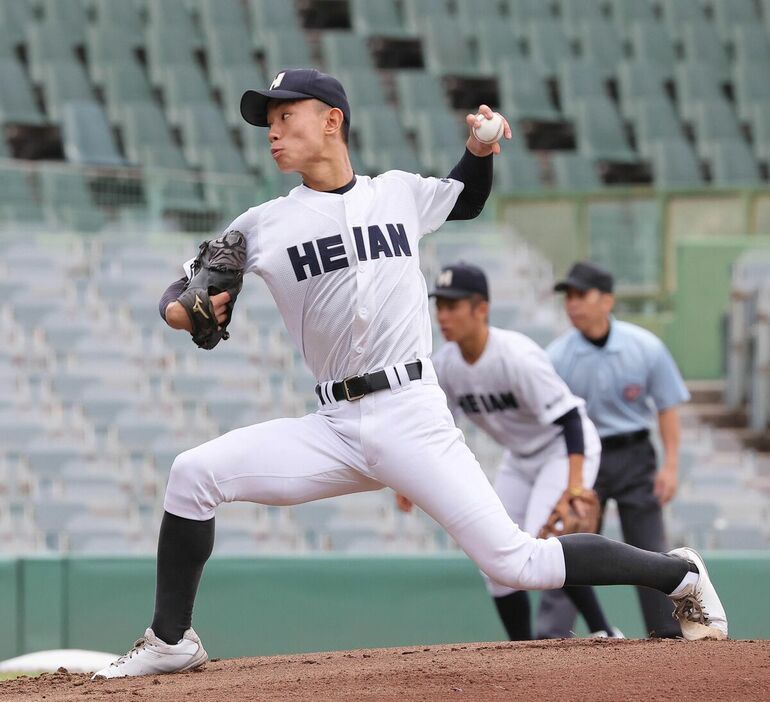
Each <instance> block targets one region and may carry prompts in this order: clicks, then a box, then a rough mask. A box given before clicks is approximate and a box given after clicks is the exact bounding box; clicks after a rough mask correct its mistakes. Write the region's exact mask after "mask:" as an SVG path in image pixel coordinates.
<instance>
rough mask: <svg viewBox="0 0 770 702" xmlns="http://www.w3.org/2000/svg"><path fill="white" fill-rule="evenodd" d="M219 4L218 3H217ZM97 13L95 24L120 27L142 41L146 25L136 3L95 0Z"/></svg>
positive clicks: (138, 40) (134, 38) (136, 39)
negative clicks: (144, 25)
mask: <svg viewBox="0 0 770 702" xmlns="http://www.w3.org/2000/svg"><path fill="white" fill-rule="evenodd" d="M217 4H218V3H217ZM93 5H94V11H95V14H96V22H95V24H96V25H97V26H99V27H103V28H106V27H113V28H116V29H120V30H121V31H122V32H123V33H124V34H126V35H127V36H128V37H131V38H132V40H133V41H135V42H138V43H140V42H142V40H143V39H142V35H143V32H144V27H143V26H142V18H141V17H140V16H139V12H138V10H137V7H136V5H135V4H134V3H131V2H115V0H93Z"/></svg>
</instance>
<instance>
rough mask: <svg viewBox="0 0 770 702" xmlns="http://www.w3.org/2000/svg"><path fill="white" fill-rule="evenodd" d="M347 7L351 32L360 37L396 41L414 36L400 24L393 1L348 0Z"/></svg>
mask: <svg viewBox="0 0 770 702" xmlns="http://www.w3.org/2000/svg"><path fill="white" fill-rule="evenodd" d="M349 5H350V18H351V25H352V27H353V31H354V32H355V33H356V34H359V35H360V36H364V37H371V36H386V37H392V38H396V39H398V38H405V37H411V36H414V35H413V34H412V33H411V32H408V31H407V30H406V29H405V28H404V26H403V24H402V23H401V18H400V17H399V14H398V10H397V9H396V6H395V4H394V3H393V0H379V1H378V2H371V0H350V3H349Z"/></svg>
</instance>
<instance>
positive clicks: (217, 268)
mask: <svg viewBox="0 0 770 702" xmlns="http://www.w3.org/2000/svg"><path fill="white" fill-rule="evenodd" d="M245 266H246V239H245V237H244V236H243V234H241V233H240V232H238V231H235V230H234V229H233V230H230V231H229V232H227V233H225V234H223V235H222V236H220V237H219V238H218V239H213V240H212V241H204V242H203V243H202V244H201V245H200V251H199V252H198V256H197V257H196V258H195V260H194V261H193V263H192V269H191V275H190V280H189V282H188V283H187V286H186V287H185V289H184V292H183V293H182V294H181V295H180V296H179V297H178V298H177V300H178V302H179V303H180V304H181V305H182V307H184V309H185V311H186V312H187V315H188V317H190V321H191V322H192V332H191V333H192V338H193V341H194V342H195V343H196V344H197V345H198V346H199V347H200V348H202V349H213V348H214V347H215V346H216V345H217V344H218V343H219V341H220V340H221V339H228V338H229V337H230V334H228V332H227V325H228V324H230V319H231V318H232V314H233V306H234V305H235V301H236V299H237V298H238V293H240V291H241V288H242V287H243V271H244V268H245ZM225 291H227V292H229V293H230V301H229V302H228V303H227V319H226V320H225V321H224V322H223V323H222V324H221V325H220V324H219V323H218V322H217V318H216V315H215V314H214V305H213V304H212V303H211V299H210V296H212V295H218V294H219V293H223V292H225Z"/></svg>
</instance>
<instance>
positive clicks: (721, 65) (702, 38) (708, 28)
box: [681, 22, 729, 81]
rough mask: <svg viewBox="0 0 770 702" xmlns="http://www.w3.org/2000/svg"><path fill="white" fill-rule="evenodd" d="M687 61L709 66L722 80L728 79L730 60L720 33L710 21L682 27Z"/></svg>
mask: <svg viewBox="0 0 770 702" xmlns="http://www.w3.org/2000/svg"><path fill="white" fill-rule="evenodd" d="M681 36H682V46H683V47H684V55H685V61H687V62H689V63H697V64H700V65H703V66H707V67H708V68H709V69H710V70H711V71H713V72H714V73H715V74H716V75H717V76H718V78H719V79H720V80H722V81H724V80H726V79H727V75H728V69H729V61H728V58H727V54H726V53H725V50H724V48H723V47H722V43H721V40H720V38H719V35H718V34H717V32H716V29H714V27H713V25H711V24H709V23H708V22H703V23H702V24H696V25H694V26H687V27H684V28H683V29H682V32H681Z"/></svg>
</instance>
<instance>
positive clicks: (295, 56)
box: [263, 29, 314, 80]
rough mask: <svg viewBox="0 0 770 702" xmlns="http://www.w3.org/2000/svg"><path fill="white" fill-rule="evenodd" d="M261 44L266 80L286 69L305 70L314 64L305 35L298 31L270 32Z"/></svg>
mask: <svg viewBox="0 0 770 702" xmlns="http://www.w3.org/2000/svg"><path fill="white" fill-rule="evenodd" d="M263 43H264V49H265V70H266V72H267V76H268V80H272V79H273V77H274V76H275V75H277V74H278V72H279V71H282V70H284V69H286V68H307V67H308V66H312V65H313V64H314V61H313V57H312V55H311V53H310V46H309V45H308V43H307V40H306V39H305V33H304V32H303V31H302V30H300V29H283V30H281V31H278V30H275V31H271V32H270V33H269V34H267V35H266V36H265V37H264V40H263Z"/></svg>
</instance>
